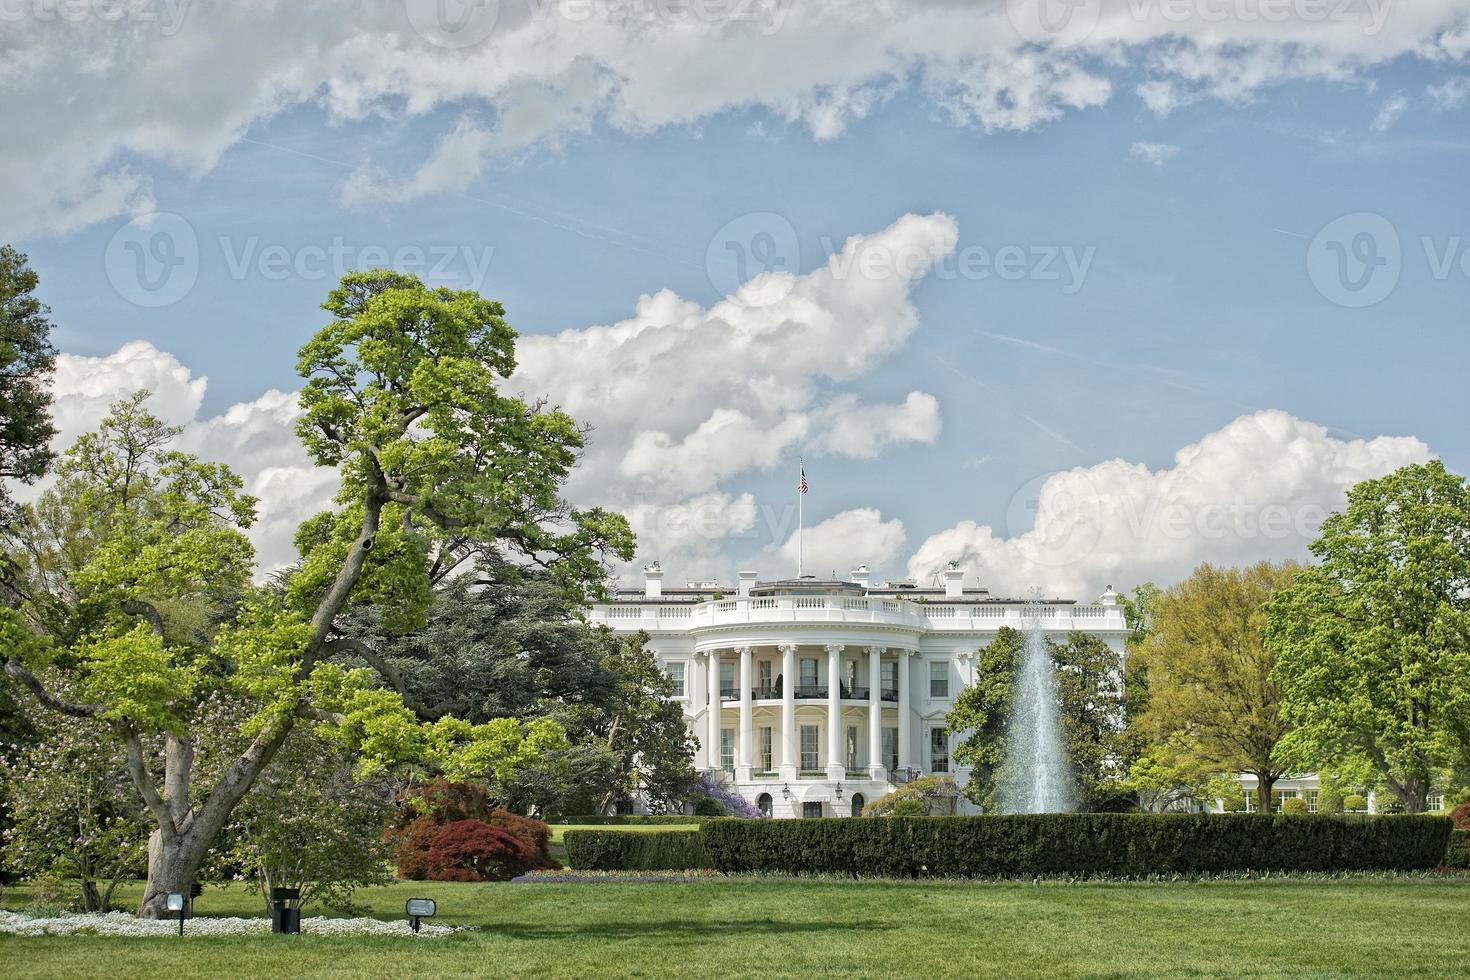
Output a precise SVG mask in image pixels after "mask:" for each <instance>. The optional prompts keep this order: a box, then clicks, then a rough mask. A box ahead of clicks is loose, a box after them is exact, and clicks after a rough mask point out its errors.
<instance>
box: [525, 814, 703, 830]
mask: <svg viewBox="0 0 1470 980" xmlns="http://www.w3.org/2000/svg"><path fill="white" fill-rule="evenodd" d="M708 819H710V818H709V817H692V816H690V817H686V816H684V815H682V814H674V815H672V816H670V815H667V814H664V815H660V816H649V815H647V814H642V815H639V814H630V815H627V816H620V817H605V816H602V815H600V814H591V815H588V816H585V817H552V818H551V819H550V820H547V821H546V822H547V823H549V824H551V825H552V826H553V827H567V826H576V825H583V826H588V827H644V826H650V827H651V826H653V825H655V824H683V825H685V826H687V825H689V824H694V825H696V826H698V825H699V824H702V823H704V822H705V821H706V820H708Z"/></svg>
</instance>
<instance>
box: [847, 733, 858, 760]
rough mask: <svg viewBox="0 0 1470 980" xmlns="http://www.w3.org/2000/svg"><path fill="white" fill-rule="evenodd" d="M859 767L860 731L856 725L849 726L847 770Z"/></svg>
mask: <svg viewBox="0 0 1470 980" xmlns="http://www.w3.org/2000/svg"><path fill="white" fill-rule="evenodd" d="M857 767H858V730H857V726H856V725H848V726H847V768H849V769H856V768H857Z"/></svg>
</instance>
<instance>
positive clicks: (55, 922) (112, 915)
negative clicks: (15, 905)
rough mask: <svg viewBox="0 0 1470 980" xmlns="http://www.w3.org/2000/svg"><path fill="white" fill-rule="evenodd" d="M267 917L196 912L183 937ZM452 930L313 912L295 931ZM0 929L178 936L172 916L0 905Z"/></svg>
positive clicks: (227, 930)
mask: <svg viewBox="0 0 1470 980" xmlns="http://www.w3.org/2000/svg"><path fill="white" fill-rule="evenodd" d="M270 931H271V923H270V920H269V919H242V918H238V917H237V918H225V917H218V918H216V917H214V916H207V915H204V916H197V917H195V918H192V919H189V920H187V921H186V922H185V923H184V938H185V939H187V938H189V937H191V936H266V935H270ZM456 931H458V930H457V929H456V928H455V927H454V926H436V925H429V924H428V923H425V924H423V925H421V926H420V927H419V931H418V932H417V933H415V932H414V931H413V929H412V928H411V927H410V926H409V924H408V920H406V919H404V920H398V921H391V922H385V921H383V920H382V919H332V918H327V917H326V916H315V917H313V918H310V919H302V920H301V932H302V933H303V934H305V935H311V936H407V937H410V938H411V937H414V936H419V937H426V938H427V937H438V936H447V935H449V934H450V933H452V932H456ZM0 933H3V934H6V935H11V936H126V937H129V938H139V937H147V936H160V937H166V936H172V937H174V938H175V939H177V938H178V936H179V920H178V919H139V918H137V917H136V916H132V915H129V914H128V913H126V912H109V913H106V914H102V913H100V912H77V913H72V912H64V913H62V914H61V915H58V916H48V917H33V916H29V915H22V914H21V913H19V912H5V911H0Z"/></svg>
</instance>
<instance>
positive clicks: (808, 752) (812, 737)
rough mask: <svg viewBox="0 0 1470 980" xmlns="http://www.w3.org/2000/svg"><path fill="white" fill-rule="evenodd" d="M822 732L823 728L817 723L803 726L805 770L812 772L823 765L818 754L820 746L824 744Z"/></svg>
mask: <svg viewBox="0 0 1470 980" xmlns="http://www.w3.org/2000/svg"><path fill="white" fill-rule="evenodd" d="M820 732H821V729H819V728H817V726H816V725H802V726H801V768H802V771H804V772H812V771H814V770H816V769H820V768H821V766H822V761H821V759H820V757H819V756H818V755H817V750H818V747H819V746H820V745H821V744H822V739H821V737H820Z"/></svg>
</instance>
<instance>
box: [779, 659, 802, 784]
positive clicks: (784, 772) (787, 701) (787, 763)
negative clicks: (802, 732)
mask: <svg viewBox="0 0 1470 980" xmlns="http://www.w3.org/2000/svg"><path fill="white" fill-rule="evenodd" d="M798 761H799V760H798V759H797V755H796V644H794V643H785V644H782V646H781V766H780V776H781V778H782V779H784V780H790V779H795V778H796V771H797V762H798Z"/></svg>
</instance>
